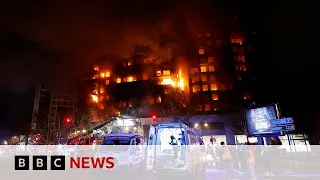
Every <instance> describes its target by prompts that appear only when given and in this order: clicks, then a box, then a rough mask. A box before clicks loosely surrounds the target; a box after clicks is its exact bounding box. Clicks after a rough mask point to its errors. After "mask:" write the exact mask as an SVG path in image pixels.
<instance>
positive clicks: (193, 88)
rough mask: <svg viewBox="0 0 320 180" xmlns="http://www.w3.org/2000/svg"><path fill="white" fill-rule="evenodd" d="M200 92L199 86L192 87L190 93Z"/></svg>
mask: <svg viewBox="0 0 320 180" xmlns="http://www.w3.org/2000/svg"><path fill="white" fill-rule="evenodd" d="M198 91H200V86H192V92H194V93H195V92H198Z"/></svg>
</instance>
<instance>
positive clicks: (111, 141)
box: [96, 131, 144, 173]
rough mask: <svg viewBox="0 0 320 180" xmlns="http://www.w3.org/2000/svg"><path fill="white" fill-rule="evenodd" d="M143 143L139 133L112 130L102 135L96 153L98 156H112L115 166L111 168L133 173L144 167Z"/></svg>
mask: <svg viewBox="0 0 320 180" xmlns="http://www.w3.org/2000/svg"><path fill="white" fill-rule="evenodd" d="M143 144H144V140H143V137H142V136H140V135H139V134H134V133H132V132H130V133H123V132H121V131H119V132H118V133H113V132H112V133H110V134H107V135H106V136H105V137H104V140H103V141H102V143H101V145H100V146H99V149H98V151H97V152H96V154H97V155H98V156H99V157H114V165H115V166H114V168H113V169H112V170H119V169H121V170H125V172H127V173H133V172H137V171H138V170H142V169H143V167H144V166H143V165H144V146H143Z"/></svg>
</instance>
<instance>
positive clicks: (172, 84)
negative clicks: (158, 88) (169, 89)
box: [161, 78, 176, 87]
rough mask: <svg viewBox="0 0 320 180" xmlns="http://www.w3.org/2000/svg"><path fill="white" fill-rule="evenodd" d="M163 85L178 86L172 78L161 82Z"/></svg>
mask: <svg viewBox="0 0 320 180" xmlns="http://www.w3.org/2000/svg"><path fill="white" fill-rule="evenodd" d="M161 84H162V85H171V86H173V87H174V86H176V83H175V82H174V81H173V80H172V79H171V78H165V79H163V80H162V82H161Z"/></svg>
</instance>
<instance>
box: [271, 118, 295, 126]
mask: <svg viewBox="0 0 320 180" xmlns="http://www.w3.org/2000/svg"><path fill="white" fill-rule="evenodd" d="M292 123H293V118H282V119H272V120H270V124H272V125H282V124H283V125H284V124H292Z"/></svg>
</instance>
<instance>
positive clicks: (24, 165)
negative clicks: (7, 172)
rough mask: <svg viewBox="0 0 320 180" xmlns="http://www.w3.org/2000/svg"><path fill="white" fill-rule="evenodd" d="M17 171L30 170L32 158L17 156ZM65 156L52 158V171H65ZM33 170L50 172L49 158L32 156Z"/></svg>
mask: <svg viewBox="0 0 320 180" xmlns="http://www.w3.org/2000/svg"><path fill="white" fill-rule="evenodd" d="M14 169H15V170H30V156H15V157H14ZM65 169H66V157H65V156H50V170H65ZM32 170H48V156H32Z"/></svg>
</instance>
